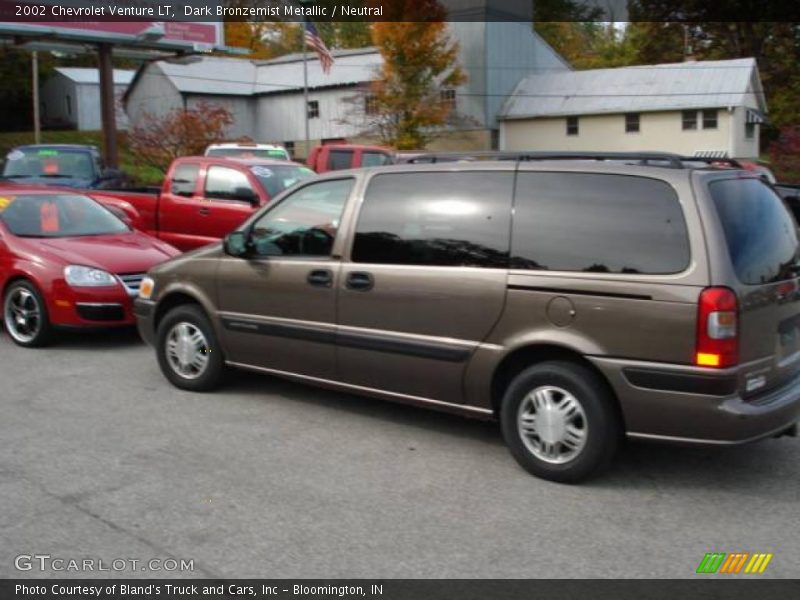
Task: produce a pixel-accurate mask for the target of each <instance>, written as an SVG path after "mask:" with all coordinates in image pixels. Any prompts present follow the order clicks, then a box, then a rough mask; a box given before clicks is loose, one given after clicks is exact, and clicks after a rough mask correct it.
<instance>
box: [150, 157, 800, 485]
mask: <svg viewBox="0 0 800 600" xmlns="http://www.w3.org/2000/svg"><path fill="white" fill-rule="evenodd" d="M540 158H541V157H540ZM617 158H620V157H617ZM626 163H627V164H626ZM652 163H653V161H652V160H650V161H647V160H637V161H633V162H631V161H624V160H614V161H586V160H583V161H578V160H569V161H565V160H558V161H556V160H543V159H540V160H527V161H502V162H501V161H497V162H471V163H458V164H455V163H442V164H430V165H405V166H395V167H382V168H377V169H369V170H363V171H352V172H336V173H331V174H328V175H326V176H323V177H320V178H317V179H314V180H311V181H309V182H307V183H304V184H301V186H300V187H295V188H293V189H292V190H290V191H289V192H287V193H285V194H284V195H283V196H281V197H279V199H278V200H276V202H275V203H273V204H271V205H269V206H268V207H265V208H264V209H262V210H261V211H259V212H258V213H256V214H255V215H254V216H253V217H252V218H251V219H249V220H248V221H247V222H246V223H245V224H244V225H242V226H241V227H240V228H239V229H238V230H237V231H235V232H233V233H232V234H230V235H229V236H228V237H227V238H226V239H225V241H224V243H223V244H217V245H214V246H209V247H207V248H204V249H201V250H198V251H195V252H193V253H190V254H187V255H184V256H182V257H178V258H176V259H173V260H171V261H169V262H167V263H165V264H162V265H160V266H157V267H155V268H154V269H153V270H152V271H151V272H150V273H149V278H148V279H146V280H145V282H144V283H143V285H142V288H141V295H140V298H139V299H138V300H137V302H136V312H137V315H138V324H139V328H140V331H141V333H142V335H143V337H144V338H145V339H146V340H148V342H150V343H151V344H152V345H154V346H155V348H156V352H157V355H158V360H159V363H160V365H161V368H162V370H163V372H164V374H165V375H166V377H167V378H168V379H169V380H170V381H171V382H172V383H173V384H174V385H176V386H178V387H180V388H183V389H188V390H196V391H202V390H208V389H211V388H212V387H214V386H215V385H216V384H217V383H218V382H219V381H220V378H221V375H222V374H223V370H224V369H225V368H226V367H239V368H247V369H255V370H258V371H263V372H265V373H271V374H274V375H279V376H286V377H289V378H294V379H298V380H301V381H305V382H309V383H312V384H317V385H322V386H326V387H333V388H338V389H342V390H351V391H353V392H357V393H363V394H368V395H373V396H377V397H380V398H386V399H389V400H397V401H401V402H407V403H411V404H420V405H424V406H430V407H432V408H438V409H444V410H449V411H455V412H458V413H462V414H465V415H473V416H477V417H484V418H493V417H496V418H498V419H499V420H500V423H501V425H502V431H503V435H504V437H505V440H506V442H507V443H508V446H509V447H510V449H511V452H512V454H513V455H514V457H515V458H516V459H517V461H519V463H520V464H521V465H522V466H523V467H525V468H526V469H527V470H528V471H530V472H531V473H533V474H535V475H538V476H540V477H544V478H547V479H552V480H557V481H577V480H580V479H583V478H585V477H587V476H588V475H590V474H591V473H593V472H595V471H596V470H597V469H598V468H599V467H601V466H603V465H604V464H606V463H608V462H609V460H610V459H611V457H612V455H613V453H614V451H615V449H616V448H617V446H618V444H619V442H620V439H621V438H622V436H623V435H627V436H629V437H631V438H646V439H653V440H663V441H674V442H688V443H702V444H736V443H741V442H749V441H752V440H756V439H758V438H763V437H768V436H777V435H781V434H793V433H795V432H796V421H797V419H798V410H799V408H800V290H799V289H798V279H797V276H798V238H797V231H796V224H795V222H794V220H793V218H792V216H791V215H790V214H789V212H788V211H787V209H786V207H785V206H784V204H783V202H782V201H781V199H780V198H779V197H778V196H777V195H776V194H775V193H774V191H773V190H772V189H771V188H770V187H769V186H768V185H766V184H764V183H763V182H762V181H760V180H759V179H758V178H757V177H755V176H752V175H751V174H748V173H746V172H744V171H740V170H733V169H720V168H711V167H708V166H701V165H694V166H691V165H690V164H688V163H686V162H682V161H680V160H678V159H677V158H666V159H663V160H662V161H661V162H660V163H659V165H660V166H655V165H654V164H652Z"/></svg>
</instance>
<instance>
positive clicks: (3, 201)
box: [0, 196, 14, 213]
mask: <svg viewBox="0 0 800 600" xmlns="http://www.w3.org/2000/svg"><path fill="white" fill-rule="evenodd" d="M13 201H14V196H0V213H1V212H3V211H4V210H5V209H6V208H8V205H9V204H11V203H12V202H13Z"/></svg>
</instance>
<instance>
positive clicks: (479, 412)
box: [225, 361, 494, 420]
mask: <svg viewBox="0 0 800 600" xmlns="http://www.w3.org/2000/svg"><path fill="white" fill-rule="evenodd" d="M225 364H227V365H228V366H230V367H235V368H238V369H246V370H249V371H258V372H260V373H268V374H270V375H276V376H278V377H284V378H286V379H292V380H296V381H300V382H308V383H312V384H314V385H318V386H322V387H327V388H330V389H335V390H342V391H352V392H356V393H360V394H364V395H367V396H374V397H378V398H383V399H386V400H392V401H397V402H402V403H407V404H415V405H418V406H424V407H427V408H433V409H437V410H441V411H444V412H450V413H455V414H460V415H464V416H468V417H473V418H478V419H483V420H491V419H493V418H494V411H493V410H491V409H488V408H480V407H478V406H471V405H467V404H454V403H452V402H443V401H442V400H434V399H433V398H423V397H422V396H409V395H408V394H399V393H397V392H390V391H387V390H381V389H377V388H371V387H365V386H361V385H354V384H351V383H345V382H343V381H336V380H333V379H322V378H320V377H311V376H310V375H301V374H299V373H293V372H290V371H281V370H278V369H269V368H267V367H257V366H254V365H247V364H243V363H236V362H231V361H225Z"/></svg>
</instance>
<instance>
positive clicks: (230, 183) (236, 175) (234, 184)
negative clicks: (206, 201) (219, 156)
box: [205, 166, 255, 201]
mask: <svg viewBox="0 0 800 600" xmlns="http://www.w3.org/2000/svg"><path fill="white" fill-rule="evenodd" d="M248 191H249V192H250V195H251V196H252V197H255V192H254V191H253V187H252V186H251V185H250V181H249V180H248V179H247V175H245V174H244V173H242V172H241V171H237V170H236V169H229V168H228V167H217V166H211V167H209V168H208V171H207V173H206V190H205V197H206V198H213V199H216V200H239V201H241V200H242V199H243V198H244V196H245V194H246V193H247V192H248Z"/></svg>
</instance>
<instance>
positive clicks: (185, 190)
mask: <svg viewBox="0 0 800 600" xmlns="http://www.w3.org/2000/svg"><path fill="white" fill-rule="evenodd" d="M199 172H200V165H191V164H190V165H179V166H177V167H175V171H174V172H173V173H172V185H171V187H170V192H171V193H173V194H175V195H176V196H184V197H186V198H191V197H192V196H194V190H195V187H197V175H198V173H199Z"/></svg>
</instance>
